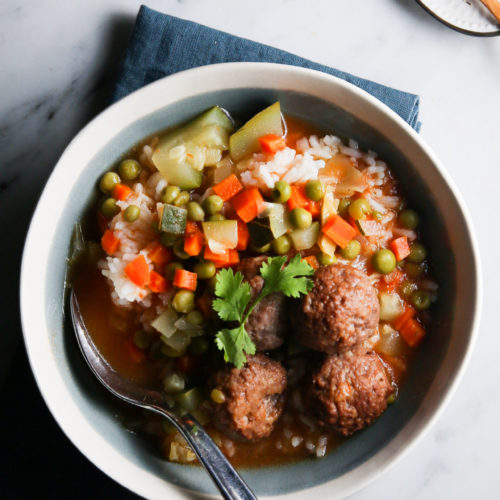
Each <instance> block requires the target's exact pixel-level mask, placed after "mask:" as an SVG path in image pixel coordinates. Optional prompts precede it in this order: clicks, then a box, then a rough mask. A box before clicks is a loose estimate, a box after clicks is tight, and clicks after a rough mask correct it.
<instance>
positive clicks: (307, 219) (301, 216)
mask: <svg viewBox="0 0 500 500" xmlns="http://www.w3.org/2000/svg"><path fill="white" fill-rule="evenodd" d="M290 223H291V224H292V226H293V227H295V228H296V229H306V228H308V227H309V226H310V225H311V224H312V215H311V212H308V211H307V210H306V209H305V208H302V207H297V208H294V209H293V210H292V211H291V212H290Z"/></svg>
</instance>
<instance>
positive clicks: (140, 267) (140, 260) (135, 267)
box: [124, 255, 150, 288]
mask: <svg viewBox="0 0 500 500" xmlns="http://www.w3.org/2000/svg"><path fill="white" fill-rule="evenodd" d="M124 271H125V274H126V275H127V276H128V279H129V280H130V281H131V282H132V283H134V284H135V285H137V286H138V287H140V288H144V287H145V286H146V285H148V284H149V279H150V276H149V274H150V273H149V266H148V263H147V262H146V259H145V258H144V255H139V257H136V258H135V259H134V260H133V261H132V262H130V263H129V264H127V266H126V267H125V270H124Z"/></svg>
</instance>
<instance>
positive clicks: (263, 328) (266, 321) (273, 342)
mask: <svg viewBox="0 0 500 500" xmlns="http://www.w3.org/2000/svg"><path fill="white" fill-rule="evenodd" d="M265 260H267V256H265V255H263V256H261V257H253V258H248V259H243V260H242V261H241V262H240V263H239V264H238V265H237V266H236V267H235V272H236V271H240V272H241V274H243V276H244V278H245V280H246V281H248V283H249V284H250V287H251V291H252V299H254V298H255V297H257V295H258V294H259V293H260V291H261V290H262V287H263V286H264V279H263V278H262V276H260V275H259V269H260V266H261V265H262V263H263V262H264V261H265ZM287 328H288V318H287V314H286V302H285V296H284V295H283V294H281V293H273V294H271V295H268V296H267V297H264V298H263V299H262V300H261V301H260V302H259V303H258V304H257V305H256V306H255V309H254V310H253V311H252V314H250V317H249V318H248V321H247V322H246V324H245V329H246V331H247V332H248V335H249V336H250V338H251V339H252V341H253V342H254V344H255V347H256V349H257V351H270V350H272V349H277V348H278V347H280V346H281V344H283V342H284V340H285V332H286V330H287Z"/></svg>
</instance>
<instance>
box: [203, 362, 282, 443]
mask: <svg viewBox="0 0 500 500" xmlns="http://www.w3.org/2000/svg"><path fill="white" fill-rule="evenodd" d="M209 385H210V389H218V390H220V391H222V392H223V394H224V396H225V401H224V402H223V403H220V404H216V403H214V404H213V407H214V415H213V423H214V425H215V427H217V429H219V430H220V431H222V432H224V433H225V434H227V435H229V436H230V437H232V438H234V439H238V440H247V441H256V440H258V439H261V438H264V437H267V436H269V434H271V432H272V430H273V428H274V425H275V423H276V422H277V420H278V418H279V417H280V415H281V413H282V411H283V407H284V402H285V397H284V392H285V390H286V370H285V369H284V368H283V367H282V366H281V365H280V364H279V363H278V362H277V361H273V360H272V359H270V358H268V357H267V356H265V355H264V354H256V355H255V356H249V357H248V361H247V363H246V365H245V366H244V367H243V368H241V369H239V370H238V369H237V368H230V367H227V368H224V369H223V370H220V371H219V372H217V373H216V374H215V375H214V376H213V377H212V380H211V383H210V384H209Z"/></svg>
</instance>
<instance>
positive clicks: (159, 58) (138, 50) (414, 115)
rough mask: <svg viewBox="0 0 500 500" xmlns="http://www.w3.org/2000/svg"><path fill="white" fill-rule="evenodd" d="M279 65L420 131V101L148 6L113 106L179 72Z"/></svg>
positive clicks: (128, 53)
mask: <svg viewBox="0 0 500 500" xmlns="http://www.w3.org/2000/svg"><path fill="white" fill-rule="evenodd" d="M243 61H244V62H275V63H281V64H291V65H294V66H300V67H302V68H311V69H315V70H318V71H323V72H324V73H328V74H330V75H334V76H337V77H339V78H342V79H343V80H346V81H347V82H349V83H352V84H354V85H356V86H357V87H360V88H362V89H363V90H366V91H367V92H369V93H370V94H372V95H373V96H375V97H376V98H377V99H379V100H380V101H382V102H383V103H384V104H386V105H387V106H389V107H390V108H392V109H393V110H394V111H395V112H396V113H397V114H398V115H399V116H401V118H403V120H405V121H407V122H408V123H409V124H410V125H411V126H412V127H413V128H414V129H415V130H417V131H418V130H419V129H420V122H419V121H418V111H419V97H418V96H417V95H414V94H409V93H407V92H403V91H401V90H397V89H393V88H391V87H387V86H385V85H381V84H379V83H375V82H372V81H370V80H365V79H363V78H358V77H357V76H353V75H351V74H349V73H345V72H343V71H339V70H337V69H334V68H330V67H328V66H324V65H322V64H318V63H315V62H312V61H309V60H308V59H304V58H303V57H299V56H296V55H294V54H290V53H289V52H285V51H283V50H279V49H276V48H274V47H269V46H268V45H263V44H261V43H257V42H253V41H251V40H246V39H244V38H240V37H237V36H234V35H230V34H228V33H224V32H222V31H218V30H215V29H212V28H208V27H207V26H202V25H201V24H197V23H194V22H191V21H185V20H184V19H179V18H177V17H173V16H169V15H168V14H162V13H160V12H157V11H155V10H152V9H150V8H148V7H145V6H144V5H143V6H141V8H140V10H139V14H138V16H137V20H136V25H135V28H134V32H133V34H132V38H131V40H130V43H129V45H128V47H127V50H126V52H125V58H124V60H123V63H122V65H121V68H120V71H119V74H118V78H117V81H116V86H115V89H114V93H113V98H112V100H113V102H114V101H117V100H119V99H121V98H122V97H125V96H126V95H127V94H130V93H131V92H133V91H134V90H137V89H139V88H141V87H142V86H144V85H146V84H148V83H151V82H153V81H155V80H158V79H159V78H162V77H164V76H167V75H171V74H173V73H177V72H178V71H182V70H185V69H189V68H194V67H197V66H205V65H207V64H216V63H222V62H243Z"/></svg>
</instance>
